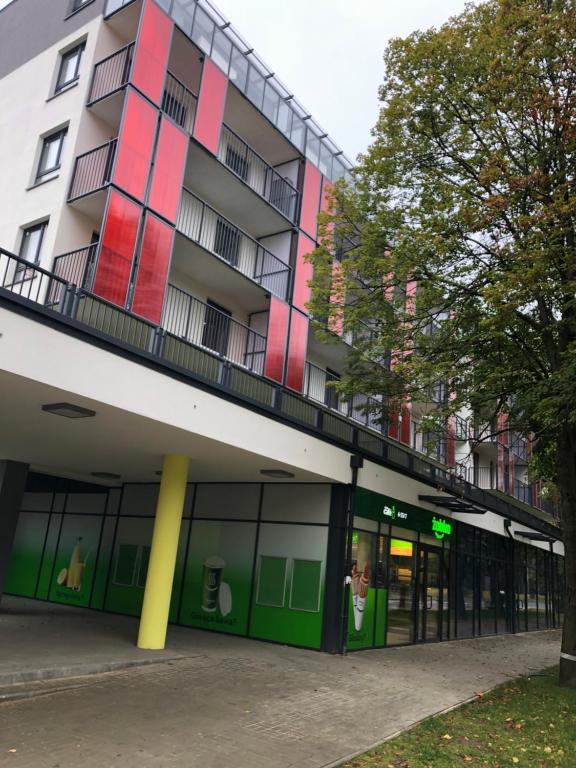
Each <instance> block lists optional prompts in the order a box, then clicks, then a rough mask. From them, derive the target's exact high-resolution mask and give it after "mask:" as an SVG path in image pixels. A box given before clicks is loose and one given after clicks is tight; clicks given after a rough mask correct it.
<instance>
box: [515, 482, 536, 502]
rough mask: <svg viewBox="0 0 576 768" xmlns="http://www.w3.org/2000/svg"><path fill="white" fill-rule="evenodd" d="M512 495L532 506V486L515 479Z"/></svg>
mask: <svg viewBox="0 0 576 768" xmlns="http://www.w3.org/2000/svg"><path fill="white" fill-rule="evenodd" d="M512 495H513V496H514V497H515V498H516V499H518V500H519V501H523V502H524V503H525V504H530V505H531V504H532V486H531V485H529V484H528V483H524V482H523V481H522V480H518V479H514V483H513V491H512Z"/></svg>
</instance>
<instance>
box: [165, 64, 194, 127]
mask: <svg viewBox="0 0 576 768" xmlns="http://www.w3.org/2000/svg"><path fill="white" fill-rule="evenodd" d="M197 104H198V97H197V96H195V95H194V94H193V93H192V91H191V90H190V89H189V88H187V87H186V86H185V85H184V83H182V82H180V80H178V78H177V77H174V75H173V74H172V73H171V72H168V74H167V76H166V85H165V87H164V93H163V95H162V111H163V112H165V113H166V114H167V115H168V117H171V118H172V120H174V122H175V123H177V124H178V125H179V126H180V127H181V128H183V129H184V130H185V131H186V132H187V133H189V134H190V135H192V131H193V129H194V118H195V117H196V106H197Z"/></svg>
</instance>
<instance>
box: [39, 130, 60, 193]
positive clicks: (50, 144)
mask: <svg viewBox="0 0 576 768" xmlns="http://www.w3.org/2000/svg"><path fill="white" fill-rule="evenodd" d="M67 130H68V129H67V128H64V129H63V130H61V131H57V132H56V133H52V134H51V135H50V136H46V137H45V139H44V141H43V143H42V151H41V153H40V160H39V162H38V170H37V172H36V180H39V179H41V178H43V177H44V176H46V175H47V174H49V173H53V172H54V171H57V170H58V168H60V159H61V157H62V149H63V147H64V139H65V137H66V133H67Z"/></svg>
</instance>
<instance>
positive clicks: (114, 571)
mask: <svg viewBox="0 0 576 768" xmlns="http://www.w3.org/2000/svg"><path fill="white" fill-rule="evenodd" d="M153 528H154V520H153V519H152V518H144V517H125V518H120V520H119V521H118V530H117V533H116V542H115V544H114V554H113V556H112V564H111V568H110V580H109V583H108V590H107V593H106V602H105V608H106V610H107V611H114V612H115V613H126V614H129V615H130V616H140V614H141V612H142V601H143V600H144V587H143V586H140V585H141V584H142V580H143V578H145V574H144V572H143V571H144V568H142V567H141V566H143V565H144V564H143V558H144V560H145V559H146V554H147V551H148V548H149V547H150V543H151V541H152V530H153ZM132 554H134V559H132V560H131V559H130V558H131V556H132ZM128 560H130V562H128ZM130 563H131V564H132V571H131V572H130V573H128V571H129V565H130Z"/></svg>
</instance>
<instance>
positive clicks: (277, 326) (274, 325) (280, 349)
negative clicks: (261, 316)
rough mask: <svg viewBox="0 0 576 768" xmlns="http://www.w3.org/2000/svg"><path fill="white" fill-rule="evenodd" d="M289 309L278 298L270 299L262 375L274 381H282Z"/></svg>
mask: <svg viewBox="0 0 576 768" xmlns="http://www.w3.org/2000/svg"><path fill="white" fill-rule="evenodd" d="M289 312H290V309H289V307H288V304H285V303H284V302H283V301H280V299H277V298H276V297H275V296H272V298H271V299H270V317H269V319H268V339H267V341H266V360H265V362H264V375H265V376H268V378H270V379H274V381H280V382H281V381H282V377H283V374H284V358H285V356H286V342H287V340H288V317H289Z"/></svg>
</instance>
